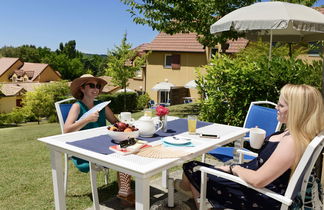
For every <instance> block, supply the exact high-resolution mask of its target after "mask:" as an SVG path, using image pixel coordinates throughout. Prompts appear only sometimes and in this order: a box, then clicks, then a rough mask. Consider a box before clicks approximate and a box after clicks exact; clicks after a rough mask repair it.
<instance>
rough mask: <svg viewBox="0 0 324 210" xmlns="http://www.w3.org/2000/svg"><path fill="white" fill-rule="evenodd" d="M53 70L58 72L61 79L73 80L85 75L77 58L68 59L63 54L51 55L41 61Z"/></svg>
mask: <svg viewBox="0 0 324 210" xmlns="http://www.w3.org/2000/svg"><path fill="white" fill-rule="evenodd" d="M43 61H44V62H45V63H48V64H49V65H50V66H51V67H52V68H53V69H55V70H57V71H59V72H60V74H61V75H62V78H63V79H66V80H73V79H75V78H77V77H80V76H81V75H82V74H84V73H85V70H84V66H83V63H82V62H81V60H80V59H79V58H72V59H70V58H68V56H67V55H65V54H56V53H53V54H51V55H49V56H47V57H45V58H44V59H43Z"/></svg>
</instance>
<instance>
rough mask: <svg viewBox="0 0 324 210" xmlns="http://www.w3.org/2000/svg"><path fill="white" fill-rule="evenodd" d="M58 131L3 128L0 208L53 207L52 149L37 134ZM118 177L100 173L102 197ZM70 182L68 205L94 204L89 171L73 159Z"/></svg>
mask: <svg viewBox="0 0 324 210" xmlns="http://www.w3.org/2000/svg"><path fill="white" fill-rule="evenodd" d="M189 106H190V105H189ZM185 110H187V111H185ZM188 110H189V111H188ZM193 110H195V109H193V108H192V107H191V108H190V107H188V106H182V107H181V106H174V107H173V108H171V113H170V115H176V116H181V117H184V116H185V115H187V114H193V113H192V112H193ZM142 115H143V113H141V112H140V113H136V114H134V115H133V117H134V118H135V119H137V118H138V117H140V116H142ZM55 134H60V129H59V125H58V124H57V123H41V124H40V125H37V123H27V124H24V125H21V126H18V127H10V128H1V129H0V145H1V146H0V160H1V170H0V209H33V210H34V209H53V208H54V197H53V186H52V174H51V166H50V153H49V150H48V149H47V148H46V146H45V144H44V143H42V142H39V141H37V138H39V137H45V136H51V135H55ZM115 180H116V172H115V171H112V170H110V178H109V184H108V185H105V184H104V174H103V173H102V172H101V173H99V174H98V178H97V182H98V186H99V200H100V201H104V200H107V199H109V198H110V197H112V196H114V195H115V194H116V192H117V183H116V181H115ZM68 185H69V187H68V195H67V200H66V203H67V208H68V209H85V208H88V207H90V206H91V205H92V198H91V188H90V179H89V174H88V173H80V172H79V171H77V170H76V168H75V167H74V166H73V165H72V163H71V161H70V172H69V182H68Z"/></svg>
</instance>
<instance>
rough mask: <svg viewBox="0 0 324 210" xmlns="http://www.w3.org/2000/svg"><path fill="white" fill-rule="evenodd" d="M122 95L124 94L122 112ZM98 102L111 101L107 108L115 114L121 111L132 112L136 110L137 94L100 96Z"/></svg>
mask: <svg viewBox="0 0 324 210" xmlns="http://www.w3.org/2000/svg"><path fill="white" fill-rule="evenodd" d="M124 94H126V110H124ZM98 100H102V101H111V102H110V104H109V107H110V109H111V110H112V111H113V112H114V113H115V114H116V113H120V112H123V111H128V112H132V111H134V110H136V101H137V93H134V92H126V93H115V94H101V95H99V96H98Z"/></svg>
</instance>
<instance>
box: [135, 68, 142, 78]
mask: <svg viewBox="0 0 324 210" xmlns="http://www.w3.org/2000/svg"><path fill="white" fill-rule="evenodd" d="M135 78H142V69H139V70H137V71H136V72H135Z"/></svg>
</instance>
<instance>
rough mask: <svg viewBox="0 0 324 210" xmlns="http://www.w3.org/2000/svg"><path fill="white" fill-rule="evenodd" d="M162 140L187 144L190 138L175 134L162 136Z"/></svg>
mask: <svg viewBox="0 0 324 210" xmlns="http://www.w3.org/2000/svg"><path fill="white" fill-rule="evenodd" d="M163 141H164V142H166V143H169V144H188V143H189V142H190V139H187V138H183V137H177V136H169V137H165V138H163Z"/></svg>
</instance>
